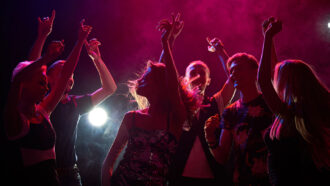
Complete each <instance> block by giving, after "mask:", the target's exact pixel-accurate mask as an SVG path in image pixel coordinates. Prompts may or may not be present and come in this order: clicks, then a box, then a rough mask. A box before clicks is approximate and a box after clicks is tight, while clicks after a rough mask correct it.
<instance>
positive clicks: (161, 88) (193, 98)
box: [128, 61, 201, 116]
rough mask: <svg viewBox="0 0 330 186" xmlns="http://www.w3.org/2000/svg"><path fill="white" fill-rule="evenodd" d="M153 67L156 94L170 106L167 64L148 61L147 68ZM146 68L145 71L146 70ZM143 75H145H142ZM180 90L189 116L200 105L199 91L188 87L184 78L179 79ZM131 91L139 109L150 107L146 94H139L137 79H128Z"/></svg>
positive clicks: (166, 105) (165, 104)
mask: <svg viewBox="0 0 330 186" xmlns="http://www.w3.org/2000/svg"><path fill="white" fill-rule="evenodd" d="M149 67H150V68H151V71H152V73H153V74H155V76H153V77H154V78H153V80H154V81H156V82H157V83H156V84H157V87H155V94H156V95H158V96H159V97H160V99H161V101H162V104H164V107H168V103H169V97H168V94H167V91H168V90H167V86H166V84H167V77H166V76H167V75H166V66H165V64H163V63H154V62H152V61H148V63H147V65H146V68H145V70H146V69H148V68H149ZM145 70H144V71H145ZM141 76H143V75H141ZM179 81H180V83H179V92H180V95H181V99H182V101H183V103H184V105H185V108H186V110H187V114H188V116H190V115H191V114H192V113H193V112H194V111H195V110H196V109H197V108H198V106H199V105H200V102H201V101H200V98H199V97H198V94H197V92H194V91H192V90H189V89H188V86H187V85H186V84H185V83H184V81H183V78H180V79H179ZM128 86H129V92H130V94H131V95H132V97H133V98H134V99H135V101H136V103H137V105H138V109H145V108H147V107H149V102H148V99H147V98H146V97H144V96H141V95H139V94H137V92H136V88H137V80H132V81H128Z"/></svg>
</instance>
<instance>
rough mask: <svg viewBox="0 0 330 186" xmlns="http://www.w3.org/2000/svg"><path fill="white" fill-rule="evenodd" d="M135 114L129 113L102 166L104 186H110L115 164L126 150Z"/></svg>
mask: <svg viewBox="0 0 330 186" xmlns="http://www.w3.org/2000/svg"><path fill="white" fill-rule="evenodd" d="M133 114H134V113H133V112H128V113H127V114H126V115H125V117H124V119H123V122H122V123H121V125H120V128H119V130H118V133H117V136H116V139H115V141H114V142H113V144H112V146H111V148H110V150H109V152H108V154H107V156H106V158H105V160H104V162H103V165H102V170H101V183H102V186H109V185H110V178H111V176H112V173H113V167H114V164H115V162H116V160H117V158H118V156H119V154H120V153H121V151H122V150H123V149H124V147H125V145H126V144H127V141H128V130H129V128H130V124H131V123H132V120H133V117H134V116H133Z"/></svg>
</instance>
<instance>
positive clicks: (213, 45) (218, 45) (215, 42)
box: [206, 37, 224, 52]
mask: <svg viewBox="0 0 330 186" xmlns="http://www.w3.org/2000/svg"><path fill="white" fill-rule="evenodd" d="M206 41H207V43H208V44H209V46H208V47H207V48H208V51H209V52H222V51H223V50H224V46H223V43H222V41H221V40H220V39H219V38H217V37H215V38H213V39H210V38H209V37H206Z"/></svg>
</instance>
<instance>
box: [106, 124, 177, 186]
mask: <svg viewBox="0 0 330 186" xmlns="http://www.w3.org/2000/svg"><path fill="white" fill-rule="evenodd" d="M129 136H130V137H129V140H128V144H127V148H126V152H125V154H124V158H123V159H122V160H121V162H120V163H119V165H118V167H117V169H116V170H115V172H114V173H113V176H112V177H111V185H115V186H117V185H146V186H147V185H167V181H168V170H169V166H170V164H171V162H172V159H173V156H174V153H175V150H176V147H177V141H176V138H175V137H174V136H173V135H172V134H171V133H170V132H169V131H168V130H145V129H142V128H138V127H132V128H131V129H130V130H129Z"/></svg>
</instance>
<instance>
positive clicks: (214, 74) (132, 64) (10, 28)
mask: <svg viewBox="0 0 330 186" xmlns="http://www.w3.org/2000/svg"><path fill="white" fill-rule="evenodd" d="M3 3H4V4H3V5H1V37H2V39H1V45H2V47H1V48H2V49H1V53H2V55H1V58H2V59H1V82H2V84H1V85H2V88H1V90H2V91H1V98H2V99H1V111H2V110H3V105H4V103H5V100H6V96H7V91H8V88H9V84H10V76H11V71H12V70H13V68H14V67H15V66H16V64H17V63H18V62H20V61H24V60H26V58H27V56H28V53H29V51H30V48H31V46H32V44H33V43H34V40H35V38H36V34H37V23H38V22H37V17H39V16H40V17H45V16H50V15H51V11H52V9H55V10H56V18H55V22H54V26H53V32H52V33H51V35H50V36H49V37H48V39H47V41H46V46H47V44H48V43H49V42H50V41H51V40H61V39H64V40H65V51H64V53H63V55H62V56H61V57H60V58H62V59H65V58H66V57H67V56H68V54H69V53H70V51H71V49H72V47H73V45H74V43H75V41H76V39H77V30H78V26H79V22H80V20H81V19H82V18H85V19H86V22H85V23H86V24H89V25H91V26H93V30H92V33H91V34H90V36H89V38H93V37H96V38H97V39H98V40H99V41H101V42H102V45H101V47H100V50H101V54H102V57H103V59H104V61H105V63H106V65H107V66H108V68H109V69H110V72H111V73H112V75H113V76H114V79H115V81H116V82H117V83H118V84H119V89H118V91H117V92H116V94H115V95H114V96H113V97H110V98H108V99H107V100H106V101H104V102H103V103H102V104H101V105H100V106H101V107H103V108H105V109H106V110H107V112H108V115H109V117H110V119H109V120H108V122H107V123H106V125H104V126H103V127H99V128H97V127H92V126H91V125H90V124H89V122H88V120H87V117H86V116H83V117H82V118H81V120H80V122H79V126H78V140H77V145H76V147H77V153H78V158H79V167H80V169H81V175H82V178H83V183H84V185H100V166H101V163H102V161H103V160H104V157H105V155H106V153H107V151H108V149H109V147H110V145H111V143H112V142H113V139H114V137H115V136H116V133H117V130H118V127H119V125H120V122H121V119H122V116H123V114H124V113H125V112H126V111H127V110H129V109H131V107H130V105H128V101H127V99H126V98H125V96H122V95H121V94H126V93H127V88H126V86H125V84H126V82H127V80H130V79H135V78H136V73H138V72H140V71H141V70H142V69H143V67H144V65H145V63H146V61H147V60H149V59H150V60H154V61H157V60H158V58H159V54H160V51H161V44H160V33H159V31H158V30H156V29H155V27H156V25H157V23H158V21H159V20H161V19H163V18H169V17H170V14H171V13H172V12H173V13H177V12H181V14H182V19H183V20H184V21H185V27H184V30H183V31H182V33H181V35H180V36H179V37H178V38H177V41H176V43H175V46H174V51H173V54H174V58H175V60H176V64H177V67H178V70H179V72H180V74H182V75H183V74H184V70H185V67H186V66H187V65H188V64H189V62H190V61H193V60H198V59H200V60H203V61H205V62H206V63H207V64H208V65H209V67H210V69H211V78H212V83H211V85H210V87H209V88H208V90H207V94H208V95H211V94H213V93H215V92H216V91H217V90H219V89H220V88H221V86H222V84H223V83H224V82H225V80H226V78H225V75H224V73H223V70H222V68H221V65H220V63H219V62H218V59H217V57H216V56H215V55H214V54H212V53H209V52H208V51H207V43H206V40H205V38H206V37H207V36H210V37H215V36H216V37H219V38H220V39H221V40H222V41H223V43H224V45H225V48H226V49H227V51H228V53H229V55H232V54H234V53H236V52H247V53H251V54H253V55H254V56H255V57H256V58H257V59H259V58H260V55H261V46H262V42H263V36H262V32H261V24H262V22H263V20H265V19H266V18H268V17H269V16H275V17H279V18H280V19H281V20H282V21H283V30H282V32H281V33H280V34H279V35H278V36H276V40H275V43H276V46H275V47H276V48H277V54H278V58H279V60H284V59H288V58H294V59H302V60H304V61H306V62H307V63H309V64H311V65H312V66H313V67H314V69H315V70H316V72H317V73H318V74H319V76H320V78H321V79H322V80H323V81H324V83H325V84H326V85H327V86H328V87H330V77H329V73H330V29H329V28H328V25H327V24H328V22H330V1H328V0H290V1H286V0H264V1H260V0H232V1H225V0H190V1H189V0H182V1H175V0H169V1H166V2H165V1H154V0H140V1H134V0H112V1H110V0H71V1H70V0H66V1H63V0H49V1H45V0H31V1H17V0H12V1H4V2H3ZM99 87H100V81H99V77H98V75H97V71H96V69H95V67H94V65H93V63H92V61H91V60H90V59H89V57H88V55H87V53H86V50H85V49H84V50H83V51H82V54H81V57H80V61H79V64H78V66H77V69H76V71H75V86H74V89H73V90H72V93H73V94H85V93H91V92H93V91H94V90H96V89H97V88H99Z"/></svg>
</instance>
